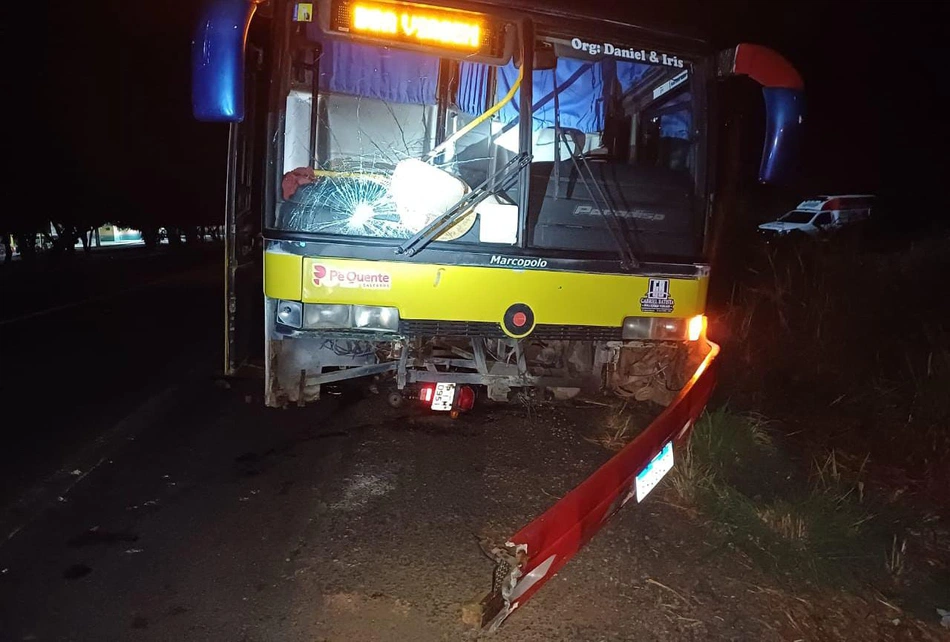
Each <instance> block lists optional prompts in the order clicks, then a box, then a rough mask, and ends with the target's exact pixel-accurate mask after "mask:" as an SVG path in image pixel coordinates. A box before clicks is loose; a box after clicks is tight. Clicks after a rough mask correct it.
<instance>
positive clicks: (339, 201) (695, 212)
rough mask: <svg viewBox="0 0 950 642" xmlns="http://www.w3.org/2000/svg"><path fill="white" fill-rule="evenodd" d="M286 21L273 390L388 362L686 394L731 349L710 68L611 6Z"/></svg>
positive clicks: (389, 374)
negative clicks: (712, 309)
mask: <svg viewBox="0 0 950 642" xmlns="http://www.w3.org/2000/svg"><path fill="white" fill-rule="evenodd" d="M289 6H290V5H288V7H289ZM284 18H286V19H282V18H281V14H280V10H279V9H278V10H277V12H276V21H277V23H276V25H275V30H276V31H275V33H276V34H278V35H277V36H276V37H275V40H276V41H277V42H286V43H287V45H286V46H287V51H286V52H285V53H284V55H282V56H276V57H275V60H278V62H277V64H278V65H281V68H279V69H278V70H277V72H276V73H275V78H276V79H279V81H280V83H281V86H280V87H279V89H278V90H277V91H276V92H275V93H276V99H275V103H276V104H275V105H272V106H271V108H272V109H273V110H275V111H276V112H277V113H278V117H277V118H275V119H273V124H274V127H273V131H272V132H271V134H270V135H269V136H268V140H270V141H272V149H271V150H270V153H271V157H270V163H269V171H270V172H271V175H270V176H269V178H270V180H271V187H270V188H269V189H268V194H269V196H270V197H271V200H272V206H271V207H269V208H268V211H267V213H266V217H267V218H266V221H265V226H264V227H265V229H264V238H265V244H266V246H265V248H264V293H265V296H266V306H265V324H266V329H265V332H266V367H267V378H266V380H267V395H266V400H267V403H268V404H269V405H277V406H279V405H284V404H286V403H304V402H307V401H311V400H315V399H317V398H319V396H320V390H321V386H323V385H324V384H327V383H331V382H336V381H340V380H342V379H350V378H356V377H364V376H372V377H375V378H376V379H377V380H382V381H384V382H386V383H388V384H389V385H390V386H391V388H392V390H393V391H396V394H403V393H405V394H407V395H410V396H418V390H419V388H420V387H424V386H427V385H435V386H441V388H440V389H442V390H449V391H451V390H452V389H454V388H455V387H456V386H462V385H475V386H480V387H483V388H484V389H485V390H486V391H487V395H488V397H489V398H491V399H493V400H504V399H507V398H508V396H509V394H510V392H511V391H512V390H517V389H525V388H529V389H532V390H537V389H546V390H549V391H552V392H553V394H555V395H557V396H562V397H563V396H571V395H574V394H579V393H588V392H598V391H604V390H608V391H611V392H613V393H616V394H620V395H624V396H630V397H635V398H637V399H639V400H648V399H649V400H653V401H656V402H659V403H660V404H662V405H665V404H667V403H668V402H669V401H670V399H672V397H673V396H674V395H675V394H676V392H677V391H678V390H679V389H680V388H681V387H682V386H683V384H684V383H685V382H686V380H688V379H689V376H690V375H691V374H692V371H693V370H695V367H696V366H697V365H698V363H699V362H700V361H701V360H702V356H703V353H704V351H705V350H707V349H708V347H706V346H705V344H704V343H703V342H702V341H700V339H702V335H703V318H702V315H703V311H704V306H705V299H706V290H707V279H708V269H707V268H706V266H705V265H704V264H703V261H702V257H703V241H704V232H705V218H706V211H707V205H708V199H707V194H708V190H707V170H706V166H707V155H708V154H707V146H706V123H705V114H706V109H705V91H706V85H707V84H708V82H709V80H710V78H711V76H712V73H713V70H712V69H711V68H710V65H707V64H705V62H704V61H703V60H702V59H701V58H700V57H698V56H694V57H692V58H691V57H690V56H689V53H688V52H682V51H679V50H676V49H674V48H670V49H656V48H655V47H652V48H646V47H645V46H644V45H643V44H642V43H639V42H637V41H636V40H635V39H632V38H629V36H628V37H627V39H625V37H624V34H620V33H618V34H617V37H616V38H614V39H611V41H610V47H605V46H604V44H605V43H604V34H603V33H602V30H601V28H600V26H599V25H598V24H597V23H593V22H590V21H588V22H586V23H585V22H584V21H578V22H577V23H576V24H569V23H568V24H565V23H563V22H562V21H558V23H557V24H555V21H551V23H550V24H546V23H545V22H544V21H543V20H542V19H540V18H539V17H537V16H536V17H535V18H534V20H529V19H528V18H527V17H526V16H524V15H505V14H504V13H503V12H501V13H499V12H497V11H495V12H492V13H487V12H473V11H461V10H457V9H448V8H445V7H431V6H420V5H408V4H393V3H388V2H349V1H348V0H337V1H334V2H326V3H323V4H318V5H312V10H311V11H307V12H301V10H300V5H294V9H293V10H292V11H290V12H289V13H288V14H287V15H286V16H284ZM527 96H530V97H531V100H526V99H523V97H527ZM700 344H702V345H700ZM443 384H444V385H443ZM426 394H428V393H426Z"/></svg>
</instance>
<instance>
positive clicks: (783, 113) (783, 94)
mask: <svg viewBox="0 0 950 642" xmlns="http://www.w3.org/2000/svg"><path fill="white" fill-rule="evenodd" d="M718 63H719V64H718V74H719V76H720V77H723V78H728V77H731V76H748V77H749V78H751V79H752V80H754V81H756V82H757V83H759V84H760V85H761V86H762V95H763V97H764V98H765V144H764V146H763V148H762V162H761V164H760V165H759V180H760V181H762V182H763V183H781V182H785V181H787V180H788V179H789V178H790V177H791V175H792V172H793V170H794V168H795V164H796V162H797V160H798V155H799V152H800V151H801V145H802V137H803V135H804V122H805V86H804V83H803V82H802V77H801V75H800V74H799V73H798V71H797V70H796V69H795V68H794V67H793V66H792V65H791V63H789V62H788V61H787V60H785V58H783V57H782V56H781V55H779V54H778V53H776V52H775V51H773V50H772V49H769V48H768V47H762V46H760V45H752V44H748V43H743V44H741V45H738V46H737V47H735V48H734V49H727V50H725V51H722V52H720V53H719V61H718Z"/></svg>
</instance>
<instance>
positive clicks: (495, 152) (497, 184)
mask: <svg viewBox="0 0 950 642" xmlns="http://www.w3.org/2000/svg"><path fill="white" fill-rule="evenodd" d="M312 55H313V57H314V58H315V61H313V62H312V64H313V67H314V68H316V69H318V72H317V73H318V77H319V91H318V95H317V99H316V112H315V113H312V111H311V110H312V108H313V91H312V90H311V85H312V81H311V80H310V77H309V74H308V75H307V82H301V83H300V84H298V85H294V86H292V89H291V91H290V92H289V94H288V96H287V99H286V109H287V116H286V125H285V130H284V132H285V134H284V157H283V177H282V182H281V195H282V198H283V201H282V202H281V203H280V205H279V207H278V212H277V220H276V227H277V228H278V229H283V230H289V231H297V232H310V233H322V234H342V235H350V236H361V237H375V238H389V239H402V238H408V237H410V236H412V235H413V234H414V233H416V232H418V231H420V230H421V229H423V228H424V227H425V226H426V225H427V224H429V223H432V222H433V221H434V220H435V219H437V218H438V217H439V216H441V215H443V214H446V213H447V212H450V211H451V210H453V209H454V210H456V211H455V215H456V218H457V220H455V221H453V222H452V224H451V225H450V226H448V227H447V229H445V230H444V231H443V232H442V234H441V235H440V236H439V237H438V239H439V240H443V241H445V240H455V239H462V240H464V241H470V242H476V243H477V242H481V243H502V244H513V243H515V242H517V234H518V208H517V205H516V203H517V200H518V192H519V188H520V181H519V172H518V171H517V169H518V162H517V161H518V159H519V153H520V151H521V150H520V149H519V148H518V131H517V130H518V128H517V126H514V127H509V128H508V130H507V132H505V133H504V134H502V133H501V132H502V130H503V129H504V124H503V123H502V122H501V121H500V120H498V119H497V118H493V116H494V115H495V114H496V113H497V112H498V109H499V105H498V103H499V101H504V102H507V101H508V100H510V98H511V96H510V95H507V93H508V89H509V88H504V89H503V90H501V89H499V90H498V91H497V92H495V91H492V90H491V89H492V88H493V87H495V86H497V87H503V84H504V79H503V78H501V77H500V76H501V74H499V72H498V69H497V68H493V67H490V66H488V65H484V64H479V63H469V62H455V61H448V60H444V59H440V58H439V57H437V56H433V55H428V54H423V53H417V52H413V51H401V50H396V49H392V48H389V47H383V46H371V45H364V44H357V43H352V42H348V41H343V40H336V39H329V38H327V39H325V41H324V42H320V43H318V45H317V46H316V48H315V50H314V53H313V54H312ZM308 62H310V61H308ZM516 73H517V72H516ZM496 93H497V94H498V96H497V98H496ZM312 125H315V131H313V130H312ZM311 155H312V158H313V162H312V163H311ZM462 202H464V203H465V205H464V207H462V206H460V203H462Z"/></svg>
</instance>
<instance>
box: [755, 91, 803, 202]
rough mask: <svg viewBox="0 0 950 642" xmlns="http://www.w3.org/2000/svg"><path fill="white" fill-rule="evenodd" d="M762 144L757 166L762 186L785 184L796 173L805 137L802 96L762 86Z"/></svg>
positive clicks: (801, 93) (793, 92) (795, 92)
mask: <svg viewBox="0 0 950 642" xmlns="http://www.w3.org/2000/svg"><path fill="white" fill-rule="evenodd" d="M762 95H763V96H764V97H765V144H764V146H763V148H762V162H761V164H760V165H759V180H760V181H762V182H763V183H785V182H788V181H789V180H790V178H791V176H792V175H793V174H794V171H795V164H796V162H797V161H798V158H799V155H800V153H801V148H802V139H803V138H804V133H805V132H804V126H803V125H804V121H805V94H804V92H802V91H800V90H797V89H787V88H785V87H763V88H762Z"/></svg>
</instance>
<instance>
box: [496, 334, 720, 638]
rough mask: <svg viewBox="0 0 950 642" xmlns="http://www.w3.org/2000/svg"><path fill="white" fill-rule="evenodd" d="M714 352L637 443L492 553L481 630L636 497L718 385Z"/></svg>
mask: <svg viewBox="0 0 950 642" xmlns="http://www.w3.org/2000/svg"><path fill="white" fill-rule="evenodd" d="M709 346H710V350H709V353H708V354H707V355H706V357H705V359H704V360H703V361H702V363H701V364H700V365H699V367H698V368H697V370H696V372H695V373H694V374H693V376H692V378H691V379H690V380H689V382H688V383H687V384H686V386H684V387H683V389H682V390H681V391H680V393H679V394H678V395H677V397H676V398H675V399H674V400H673V401H672V403H671V404H670V405H669V406H668V407H667V408H666V409H665V410H664V411H663V413H662V414H660V416H659V417H657V418H656V420H655V421H653V422H652V423H651V424H650V425H649V426H648V427H647V429H646V430H644V431H643V433H641V434H640V435H639V436H638V437H637V438H636V439H634V440H633V441H631V442H630V443H629V444H627V445H626V446H625V447H624V448H623V450H621V451H620V452H619V453H617V454H616V455H615V456H614V457H612V458H611V459H610V460H609V461H607V463H605V464H604V465H603V466H601V467H600V468H599V469H597V471H596V472H594V474H593V475H591V476H590V477H588V478H587V479H585V480H584V481H583V482H582V483H581V484H580V485H579V486H577V487H576V488H575V489H574V490H572V491H571V492H570V493H568V494H567V495H565V496H564V497H563V498H562V499H561V500H559V501H558V502H557V503H556V504H554V505H553V506H551V507H550V508H549V509H548V510H547V511H545V512H544V513H543V514H542V515H541V516H540V517H538V518H537V519H535V520H534V521H532V522H531V523H529V524H528V525H526V526H525V527H524V528H522V529H521V530H520V531H518V532H517V533H515V534H514V535H513V536H512V537H511V538H510V539H509V540H508V542H507V543H506V544H505V546H504V547H499V548H496V549H495V550H494V551H493V553H494V555H495V558H496V560H497V567H496V569H495V581H494V582H493V587H492V592H491V593H489V594H488V595H487V596H485V598H484V599H483V600H482V601H481V605H480V606H481V609H480V610H481V613H480V615H481V618H480V619H481V622H480V625H481V628H482V629H483V630H485V631H487V632H490V631H494V630H495V629H497V628H498V627H499V626H500V625H501V623H502V622H504V621H505V619H506V618H507V617H508V616H509V615H511V613H512V612H513V611H514V610H515V609H517V608H518V607H520V606H522V605H523V604H524V603H525V602H526V601H527V600H529V599H531V596H532V595H534V593H535V592H536V591H537V590H538V589H540V588H541V587H542V586H544V583H545V582H547V581H548V580H549V579H551V577H553V576H554V574H555V573H557V572H558V570H560V568H561V567H562V566H564V565H565V564H566V563H567V562H568V561H569V560H570V559H571V558H572V557H574V555H575V554H576V553H577V552H578V551H579V550H580V549H581V548H582V547H583V546H584V545H585V544H586V543H587V542H588V541H590V539H591V538H592V537H593V536H594V535H595V534H596V533H597V531H599V530H600V529H601V528H602V527H603V526H604V524H606V523H607V521H608V520H609V519H610V518H611V517H612V516H613V515H614V514H615V513H616V512H617V511H618V510H620V508H622V507H623V506H624V505H625V504H626V503H627V502H628V501H629V500H630V499H633V498H636V497H637V476H638V474H639V473H641V472H642V471H644V468H645V467H647V465H648V464H650V463H651V461H653V460H654V458H656V457H657V456H658V455H659V454H660V453H661V451H663V450H664V448H665V447H666V446H667V445H668V444H670V443H671V442H673V443H675V444H679V443H681V442H683V441H684V440H685V439H686V438H687V437H688V434H689V430H690V428H691V427H692V425H693V422H695V421H696V419H697V417H699V415H700V413H701V412H702V411H703V409H704V408H705V407H706V403H707V402H708V401H709V397H710V395H711V394H712V391H713V388H714V387H715V384H716V375H717V370H718V367H717V366H718V364H717V362H716V357H717V356H718V354H719V346H718V345H716V344H714V343H711V342H710V343H709Z"/></svg>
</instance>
